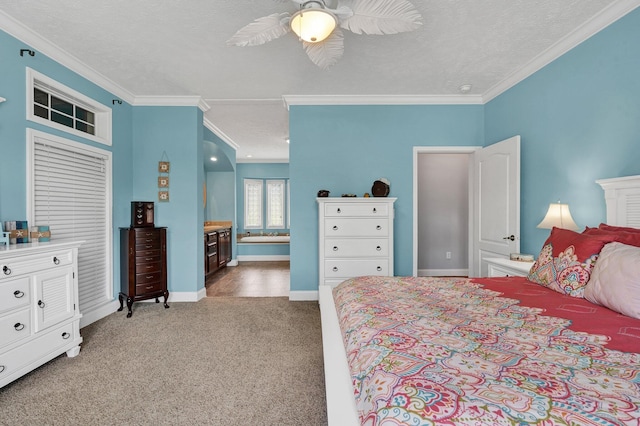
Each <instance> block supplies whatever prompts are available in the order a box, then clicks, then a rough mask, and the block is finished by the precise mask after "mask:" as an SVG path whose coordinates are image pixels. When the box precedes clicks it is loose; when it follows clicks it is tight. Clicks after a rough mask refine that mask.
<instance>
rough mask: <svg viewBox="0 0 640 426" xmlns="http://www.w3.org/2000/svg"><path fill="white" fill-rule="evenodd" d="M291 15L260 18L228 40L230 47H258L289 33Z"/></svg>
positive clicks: (283, 14) (278, 14)
mask: <svg viewBox="0 0 640 426" xmlns="http://www.w3.org/2000/svg"><path fill="white" fill-rule="evenodd" d="M290 18H291V15H290V14H289V13H286V12H285V13H274V14H271V15H269V16H263V17H262V18H258V19H256V20H255V21H253V22H252V23H250V24H249V25H246V26H244V27H242V28H240V29H239V30H238V32H236V33H235V34H234V35H233V37H231V38H230V39H229V40H227V44H228V45H230V46H242V47H244V46H258V45H260V44H265V43H267V42H269V41H271V40H275V39H277V38H278V37H282V36H283V35H285V34H287V33H289V31H291V28H290V27H289V19H290Z"/></svg>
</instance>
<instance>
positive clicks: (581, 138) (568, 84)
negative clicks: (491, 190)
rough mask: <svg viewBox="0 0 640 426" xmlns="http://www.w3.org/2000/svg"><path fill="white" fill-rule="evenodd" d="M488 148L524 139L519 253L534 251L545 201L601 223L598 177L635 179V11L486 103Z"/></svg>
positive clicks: (638, 163)
mask: <svg viewBox="0 0 640 426" xmlns="http://www.w3.org/2000/svg"><path fill="white" fill-rule="evenodd" d="M485 117H486V125H485V128H486V133H485V139H486V142H487V143H490V142H492V141H497V140H500V139H504V138H507V137H509V136H512V135H514V134H519V135H521V136H522V207H521V235H522V245H521V250H522V251H523V252H527V253H533V254H535V255H537V254H538V252H539V251H540V248H541V247H542V244H543V243H544V240H545V239H546V237H547V236H548V235H549V231H548V230H543V229H537V228H536V225H537V224H538V223H539V222H540V221H541V220H542V218H543V217H544V214H545V213H546V210H547V207H548V205H549V203H552V202H556V201H557V200H561V201H562V202H564V203H568V204H569V206H570V208H571V214H572V216H573V218H574V220H575V221H576V223H577V224H578V225H579V226H580V227H581V228H584V226H597V225H598V224H599V223H600V222H604V221H605V220H606V212H605V204H604V197H603V191H602V189H601V187H600V186H599V185H598V184H596V183H595V180H596V179H602V178H611V177H620V176H628V175H636V174H640V9H637V10H636V11H634V12H631V13H630V14H628V15H627V16H625V17H623V18H622V19H620V20H619V21H618V22H616V23H614V24H613V25H611V26H609V27H608V28H606V29H604V30H603V31H601V32H600V33H598V34H596V35H595V36H593V37H592V38H590V39H589V40H587V41H585V42H584V43H582V44H581V45H579V46H577V47H576V48H574V49H573V50H571V51H570V52H568V53H567V54H565V55H564V56H562V57H560V58H559V59H558V60H556V61H554V62H552V63H551V64H549V65H548V66H546V67H545V68H543V69H542V70H540V71H538V72H536V73H535V74H533V75H532V76H531V77H529V78H528V79H526V80H524V81H522V82H521V83H520V84H518V85H516V86H514V87H513V88H511V89H510V90H508V91H506V92H505V93H503V94H502V95H500V96H499V97H497V98H496V99H494V100H492V101H491V102H489V103H488V104H487V105H485Z"/></svg>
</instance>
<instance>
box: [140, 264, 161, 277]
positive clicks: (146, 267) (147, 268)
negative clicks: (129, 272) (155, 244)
mask: <svg viewBox="0 0 640 426" xmlns="http://www.w3.org/2000/svg"><path fill="white" fill-rule="evenodd" d="M161 269H162V262H150V263H136V274H146V273H148V272H160V270H161Z"/></svg>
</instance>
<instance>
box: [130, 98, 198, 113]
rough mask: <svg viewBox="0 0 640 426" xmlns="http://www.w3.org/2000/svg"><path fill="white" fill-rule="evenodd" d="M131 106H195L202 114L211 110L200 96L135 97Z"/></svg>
mask: <svg viewBox="0 0 640 426" xmlns="http://www.w3.org/2000/svg"><path fill="white" fill-rule="evenodd" d="M132 105H133V106H197V107H198V108H200V109H201V110H202V112H207V111H209V110H210V109H211V107H210V106H209V104H207V103H206V102H205V101H204V99H202V97H200V96H136V97H135V99H134V101H133V104H132Z"/></svg>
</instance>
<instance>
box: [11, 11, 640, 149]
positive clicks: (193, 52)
mask: <svg viewBox="0 0 640 426" xmlns="http://www.w3.org/2000/svg"><path fill="white" fill-rule="evenodd" d="M411 1H412V3H413V4H414V5H415V6H416V8H417V9H418V10H419V11H420V13H421V14H422V16H423V19H424V24H423V26H422V28H421V29H419V30H417V31H414V32H410V33H403V34H396V35H386V36H367V35H356V34H353V33H350V32H348V31H345V32H344V33H345V41H344V43H345V52H344V57H343V58H342V59H341V60H340V62H338V64H337V65H335V66H334V67H333V68H331V69H329V70H328V71H323V70H321V69H319V68H318V67H316V66H315V65H313V63H311V61H310V60H309V59H308V58H307V56H306V54H305V53H304V50H303V49H302V46H301V44H300V43H299V42H298V40H297V38H296V37H295V35H293V34H288V35H287V36H285V37H283V38H280V39H277V40H274V41H272V42H270V43H267V44H265V45H262V46H256V47H231V46H228V45H227V44H226V40H227V39H228V38H229V37H231V36H232V35H233V34H234V33H235V31H236V30H238V29H239V28H240V27H242V26H244V25H246V24H247V23H249V22H251V21H252V20H254V19H256V18H258V17H262V16H266V15H268V14H271V13H275V12H285V11H289V12H293V11H295V10H296V5H295V4H294V3H293V2H279V1H273V0H214V1H212V0H188V1H187V0H183V1H167V0H137V1H131V0H109V1H104V0H56V1H44V0H40V1H36V0H0V11H2V12H4V13H5V14H6V15H8V16H9V17H11V18H13V19H15V20H17V21H18V22H19V23H21V24H23V25H25V26H26V27H28V28H29V29H31V30H33V31H34V32H36V33H38V34H40V35H41V36H42V37H44V38H45V39H47V40H49V41H50V42H51V43H53V44H55V45H57V47H59V48H60V49H62V50H64V51H66V52H68V53H69V54H70V55H72V56H74V57H75V58H77V59H78V60H79V61H80V62H82V63H84V64H86V65H87V66H88V67H90V68H92V69H93V70H96V71H98V72H99V73H100V74H102V75H103V76H104V77H106V78H107V79H108V80H110V81H112V82H113V83H114V84H115V85H117V86H119V87H121V88H123V89H124V90H126V91H127V92H128V93H131V94H133V95H134V96H136V97H144V96H201V97H202V98H203V99H205V100H206V102H207V103H208V104H209V105H210V106H211V109H210V110H208V111H207V112H205V118H206V119H207V120H208V121H209V122H210V123H212V124H213V125H214V126H215V128H217V131H219V132H220V134H222V135H223V136H224V138H225V139H227V140H229V141H230V142H231V143H232V144H235V145H237V146H238V150H237V157H238V161H245V160H246V158H247V155H250V154H251V155H252V160H254V161H257V160H266V161H277V160H286V159H287V158H288V145H287V144H286V142H285V138H286V137H287V133H288V117H287V110H286V108H285V107H284V103H283V101H282V97H283V96H285V95H298V96H303V95H340V96H354V97H357V96H360V97H362V96H376V95H382V96H400V97H402V96H428V95H459V94H460V93H459V87H460V85H462V84H471V85H472V89H471V92H470V93H469V94H468V96H473V95H475V96H476V97H477V98H479V99H482V95H484V96H485V97H486V94H487V93H490V92H491V91H492V90H495V88H496V87H498V86H499V85H500V84H501V82H504V81H505V80H506V79H508V78H509V77H510V76H512V75H513V74H514V73H516V72H517V71H518V70H521V69H522V68H523V67H525V66H527V64H529V63H530V62H531V61H532V59H534V58H536V57H539V55H541V54H543V53H544V52H545V51H548V50H549V49H551V48H553V46H554V45H557V43H558V42H559V41H562V40H567V38H571V36H572V35H575V34H576V33H578V32H579V30H580V28H584V26H585V24H587V25H588V24H589V23H590V22H591V23H593V22H594V21H597V20H598V19H600V20H602V19H603V17H605V19H606V17H607V16H608V15H611V10H612V9H618V10H627V11H628V10H631V9H633V8H634V7H637V5H638V1H636V0H618V1H611V0H535V1H532V0H411ZM327 3H329V4H330V5H331V3H332V2H330V1H329V2H327ZM333 5H334V6H335V4H333ZM0 22H2V21H0Z"/></svg>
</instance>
